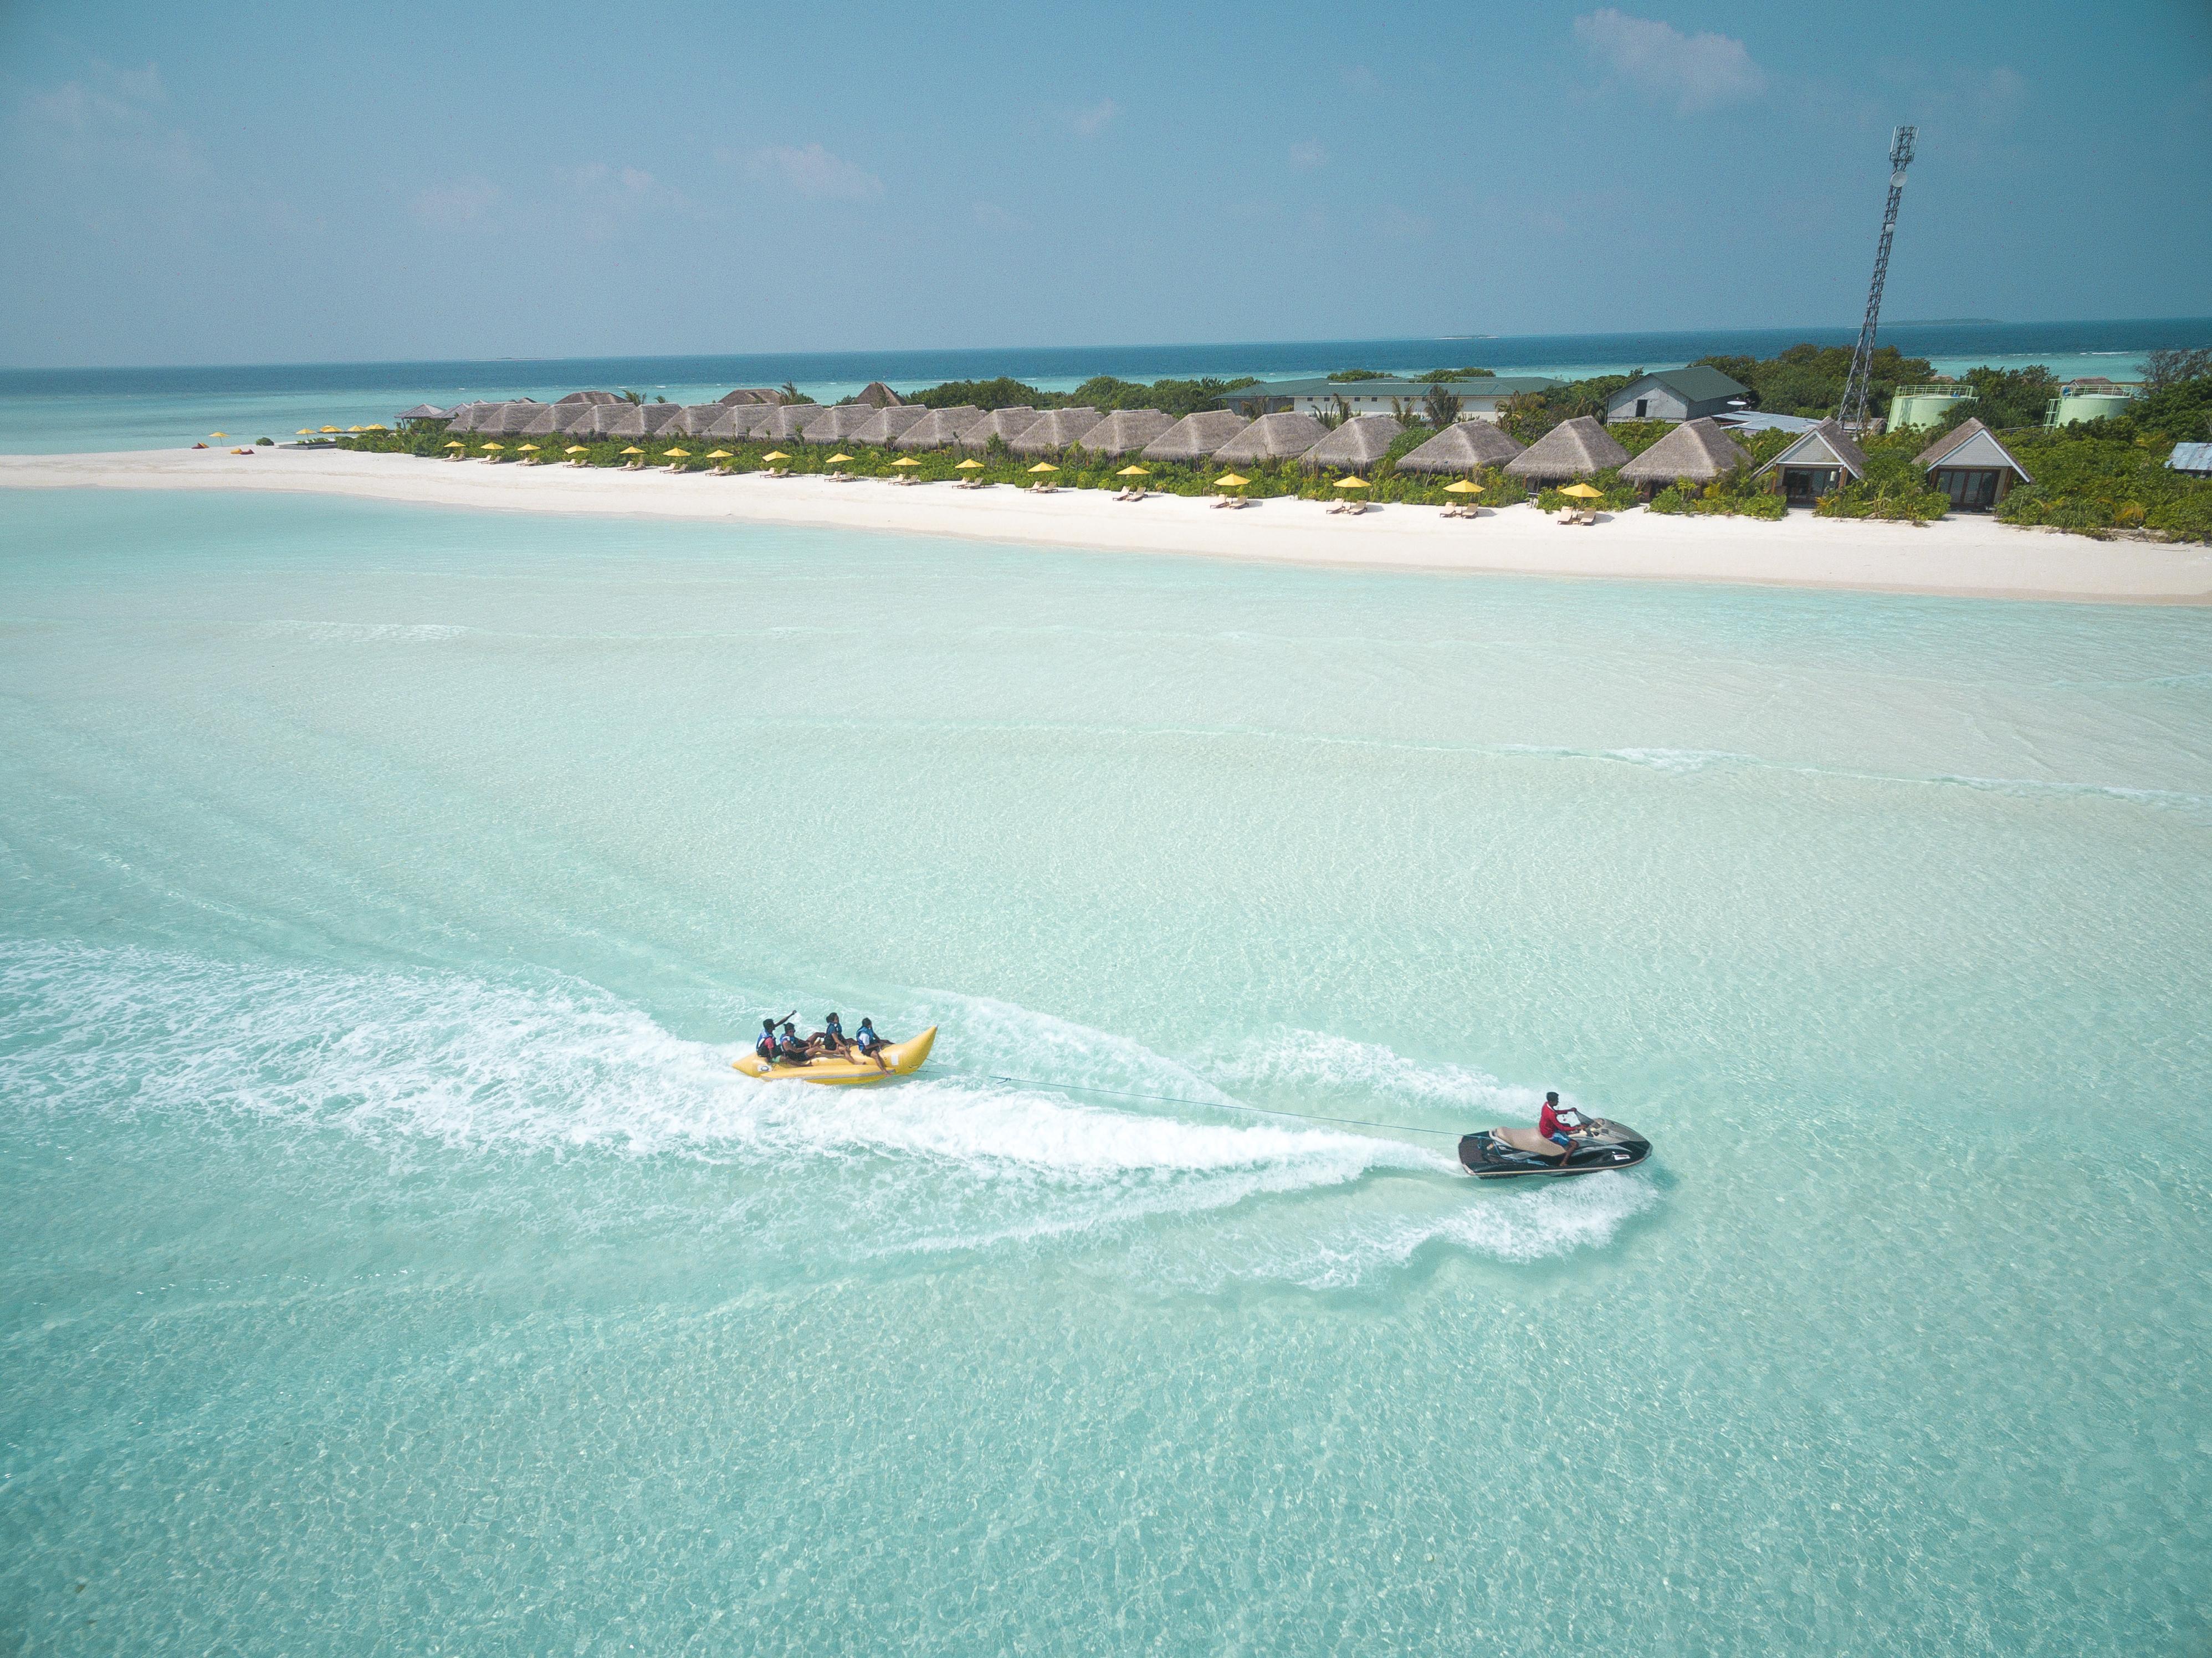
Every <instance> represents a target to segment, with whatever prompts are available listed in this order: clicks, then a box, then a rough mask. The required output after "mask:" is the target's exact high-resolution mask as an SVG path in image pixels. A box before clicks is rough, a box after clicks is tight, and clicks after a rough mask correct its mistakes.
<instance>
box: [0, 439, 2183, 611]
mask: <svg viewBox="0 0 2212 1658" xmlns="http://www.w3.org/2000/svg"><path fill="white" fill-rule="evenodd" d="M0 488H14V489H266V490H276V491H286V492H296V493H302V494H319V495H351V496H358V497H361V498H364V499H368V500H374V501H399V502H414V503H418V504H421V505H425V506H435V507H474V508H483V509H486V510H490V511H497V512H532V513H586V514H601V515H606V516H611V517H626V518H671V519H699V520H705V521H709V522H714V521H720V522H731V523H750V524H784V525H811V526H819V527H823V528H832V529H845V530H865V531H896V532H900V533H905V534H914V535H940V536H960V537H969V538H972V539H980V540H988V541H1002V542H1014V543H1021V544H1030V545H1037V546H1053V547H1073V548H1085V549H1095V550H1104V551H1121V552H1138V553H1164V554H1187V555H1188V554H1195V555H1198V556H1204V557H1213V558H1231V559H1263V560H1274V561H1278V562H1289V563H1299V564H1320V565H1340V566H1355V567H1362V568H1376V569H1405V570H1434V571H1455V572H1464V573H1467V574H1523V575H1542V576H1574V577H1585V578H1595V579H1603V580H1633V581H1698V582H1746V583H1753V584H1759V585H1766V586H1803V587H1824V588H1857V589H1865V590H1869V591H1873V592H1894V593H1927V594H1947V595H1956V596H1964V597H1975V598H2034V599H2071V600H2081V601H2090V602H2097V603H2117V604H2208V603H2212V549H2208V548H2205V547H2201V546H2190V545H2183V544H2160V543H2154V542H2148V541H2134V540H2114V541H2105V542H2100V541H2093V540H2091V539H2089V538H2087V537H2082V536H2073V535H2063V534H2055V533H2051V532H2049V531H2038V530H2022V529H2016V528H2014V527H2013V526H2011V525H2003V524H1999V523H1997V522H1996V521H1995V520H1994V519H1987V518H1981V517H1960V518H1956V519H1948V520H1947V521H1944V522H1942V523H1938V524H1936V525H1930V526H1928V527H1925V528H1922V527H1917V526H1914V525H1901V524H1877V523H1868V522H1863V521H1850V520H1830V519H1816V518H1814V516H1813V515H1812V514H1811V513H1803V512H1799V513H1791V514H1790V517H1789V518H1788V519H1784V520H1783V521H1781V522H1779V523H1762V522H1757V521H1753V520H1749V519H1710V518H1698V519H1687V518H1668V517H1659V516H1655V515H1653V514H1651V513H1644V512H1641V511H1638V512H1632V513H1622V514H1620V515H1618V516H1614V515H1605V516H1603V517H1601V520H1600V522H1599V523H1598V524H1597V525H1595V527H1573V526H1567V525H1559V524H1556V523H1554V522H1553V520H1552V519H1549V518H1548V517H1546V516H1544V515H1543V514H1541V513H1538V512H1536V511H1535V510H1534V508H1533V507H1528V506H1525V505H1516V506H1510V507H1503V508H1499V509H1497V510H1490V509H1486V510H1485V511H1484V512H1483V513H1482V515H1481V516H1480V518H1477V519H1471V520H1470V519H1446V518H1443V517H1442V516H1441V515H1440V514H1439V513H1438V511H1437V509H1436V508H1434V507H1411V506H1392V505H1388V504H1384V505H1378V506H1376V507H1370V509H1369V510H1368V511H1367V512H1366V513H1362V514H1358V515H1356V516H1353V515H1333V514H1331V513H1328V511H1327V509H1326V507H1325V506H1324V505H1323V504H1322V503H1321V502H1318V501H1286V500H1276V501H1255V502H1254V503H1253V505H1252V506H1251V507H1249V508H1247V509H1246V510H1243V511H1241V512H1224V511H1220V510H1217V509H1215V508H1214V507H1212V506H1211V505H1210V503H1209V502H1208V501H1205V500H1200V499H1193V498H1189V497H1178V496H1173V495H1153V496H1151V497H1148V498H1147V499H1146V500H1144V501H1116V500H1115V499H1114V498H1113V497H1112V496H1111V495H1107V494H1105V493H1103V492H1101V491H1097V490H1063V491H1061V492H1060V493H1058V494H1055V495H1032V494H1030V493H1029V492H1027V491H1025V490H1021V489H1012V488H1009V487H1005V486H1000V487H998V488H994V489H974V490H969V489H956V488H954V487H953V486H952V485H951V484H949V483H933V484H921V485H916V486H914V487H911V488H901V487H897V486H895V485H892V484H890V483H886V482H884V481H882V480H878V479H864V480H859V481H855V482H851V483H829V482H828V481H826V480H824V479H823V478H820V477H787V478H771V477H765V476H763V475H759V474H751V475H740V476H738V477H711V476H708V475H706V474H703V473H695V474H685V475H682V476H671V475H669V474H666V473H663V472H658V471H645V472H623V471H611V470H608V469H604V468H599V469H591V470H574V469H571V468H568V467H566V466H557V465H556V466H539V467H525V466H520V465H513V464H512V463H509V464H507V465H497V466H492V465H484V464H483V463H482V462H480V461H473V460H472V461H465V462H460V463H458V464H456V463H451V462H446V461H441V460H432V459H420V458H417V457H414V456H407V455H390V454H368V453H360V452H350V451H343V450H336V449H306V450H303V449H286V448H269V449H260V450H257V451H256V452H254V453H253V454H252V456H250V457H247V456H240V455H233V454H231V453H229V452H227V451H224V450H219V449H210V450H190V449H185V450H178V449H163V450H140V451H128V452H111V453H95V454H76V455H7V456H0Z"/></svg>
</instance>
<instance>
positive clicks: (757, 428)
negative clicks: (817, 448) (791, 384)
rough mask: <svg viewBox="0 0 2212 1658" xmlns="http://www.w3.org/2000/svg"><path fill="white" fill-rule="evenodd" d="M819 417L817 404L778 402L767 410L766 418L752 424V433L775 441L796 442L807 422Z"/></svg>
mask: <svg viewBox="0 0 2212 1658" xmlns="http://www.w3.org/2000/svg"><path fill="white" fill-rule="evenodd" d="M821 417H822V409H821V405H820V404H812V403H784V404H777V405H776V406H775V408H774V409H772V410H769V414H768V418H766V419H765V420H763V421H760V422H757V423H756V424H755V425H754V427H753V430H752V435H753V436H755V437H757V438H766V439H769V440H772V441H774V442H776V443H797V442H799V434H800V433H801V432H804V431H805V429H806V424H807V422H809V421H814V420H819V419H820V418H821Z"/></svg>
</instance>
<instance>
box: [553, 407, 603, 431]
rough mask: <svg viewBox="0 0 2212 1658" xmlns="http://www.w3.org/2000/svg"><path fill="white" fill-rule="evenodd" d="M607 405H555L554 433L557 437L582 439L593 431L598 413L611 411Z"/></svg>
mask: <svg viewBox="0 0 2212 1658" xmlns="http://www.w3.org/2000/svg"><path fill="white" fill-rule="evenodd" d="M613 406H614V405H613V404H606V403H567V402H562V403H556V404H554V405H553V432H554V435H555V436H556V437H564V438H573V437H580V436H582V435H583V434H586V433H587V432H589V431H590V430H591V429H592V419H593V417H594V416H595V415H596V413H597V411H598V410H602V409H611V408H612V407H613Z"/></svg>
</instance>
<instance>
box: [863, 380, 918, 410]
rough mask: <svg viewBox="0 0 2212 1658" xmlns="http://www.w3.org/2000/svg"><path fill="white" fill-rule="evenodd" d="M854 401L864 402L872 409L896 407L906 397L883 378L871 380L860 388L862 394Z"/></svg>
mask: <svg viewBox="0 0 2212 1658" xmlns="http://www.w3.org/2000/svg"><path fill="white" fill-rule="evenodd" d="M854 401H855V402H859V403H864V404H867V406H868V407H869V408H871V409H896V408H897V407H898V406H899V405H900V404H902V403H904V402H905V401H906V399H905V398H902V397H901V396H899V394H898V393H897V392H894V391H892V390H891V388H890V386H885V385H884V383H883V382H882V381H881V380H870V381H869V382H868V383H867V384H866V386H862V387H861V388H860V396H859V397H858V398H855V399H854Z"/></svg>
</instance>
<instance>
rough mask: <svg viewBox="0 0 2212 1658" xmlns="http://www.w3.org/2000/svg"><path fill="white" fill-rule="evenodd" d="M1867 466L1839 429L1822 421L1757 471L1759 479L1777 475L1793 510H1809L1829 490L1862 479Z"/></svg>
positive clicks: (1852, 444) (1854, 445)
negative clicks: (1794, 508) (1797, 508)
mask: <svg viewBox="0 0 2212 1658" xmlns="http://www.w3.org/2000/svg"><path fill="white" fill-rule="evenodd" d="M1866 465H1867V462H1866V452H1865V451H1864V450H1863V449H1861V448H1860V447H1859V446H1858V445H1857V444H1856V443H1853V442H1852V441H1851V440H1850V436H1849V434H1846V433H1845V432H1844V428H1842V427H1841V426H1839V425H1838V424H1837V423H1836V422H1834V421H1832V420H1824V421H1822V422H1820V424H1819V425H1818V426H1815V427H1814V428H1813V429H1812V430H1811V431H1809V432H1808V433H1806V434H1805V435H1804V436H1803V437H1802V438H1799V439H1798V440H1797V441H1796V442H1795V443H1793V444H1791V445H1790V446H1789V447H1788V448H1787V449H1784V451H1783V452H1781V453H1780V454H1778V455H1777V456H1775V458H1774V459H1772V460H1770V461H1768V462H1767V463H1766V465H1764V466H1762V467H1760V468H1759V477H1765V476H1766V475H1767V474H1768V473H1769V472H1773V473H1775V474H1777V475H1778V476H1779V477H1780V478H1781V479H1782V494H1783V498H1784V500H1786V501H1790V503H1791V504H1792V505H1794V506H1800V507H1809V506H1811V505H1812V504H1813V502H1814V501H1818V500H1820V497H1821V496H1822V495H1826V494H1827V493H1828V492H1829V491H1830V490H1832V489H1841V488H1843V486H1844V484H1846V483H1850V482H1851V481H1852V480H1853V479H1855V478H1863V477H1865V476H1866Z"/></svg>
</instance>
